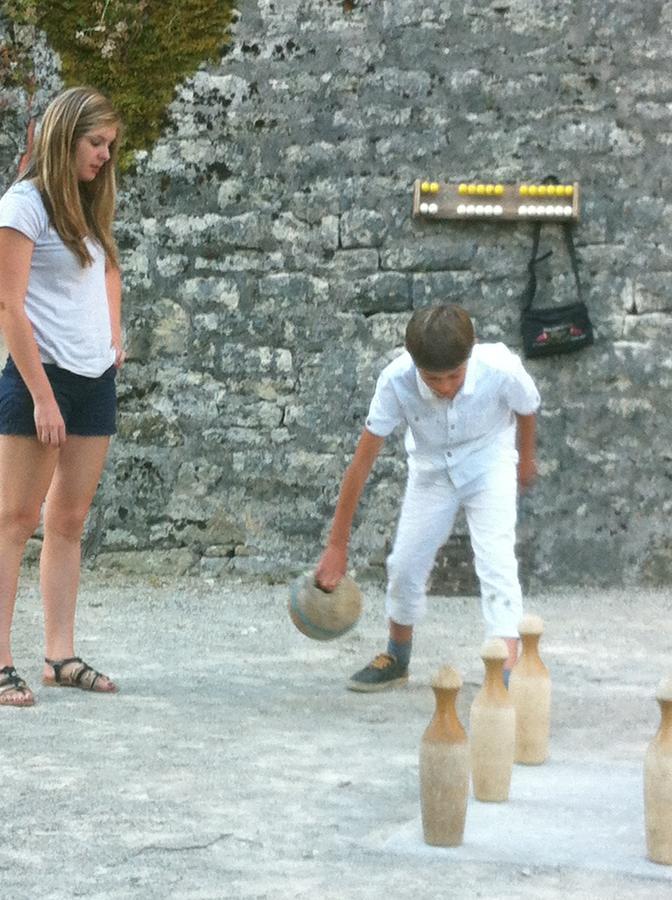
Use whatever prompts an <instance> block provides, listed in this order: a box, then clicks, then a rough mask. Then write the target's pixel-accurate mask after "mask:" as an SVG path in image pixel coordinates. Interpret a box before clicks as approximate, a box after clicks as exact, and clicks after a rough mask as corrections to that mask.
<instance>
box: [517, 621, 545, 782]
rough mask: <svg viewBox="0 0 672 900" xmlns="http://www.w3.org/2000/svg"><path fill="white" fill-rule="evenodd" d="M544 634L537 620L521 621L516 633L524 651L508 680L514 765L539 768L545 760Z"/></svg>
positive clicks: (541, 624)
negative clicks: (513, 711)
mask: <svg viewBox="0 0 672 900" xmlns="http://www.w3.org/2000/svg"><path fill="white" fill-rule="evenodd" d="M543 630H544V623H543V620H542V619H541V618H540V617H539V616H525V617H524V618H523V619H522V620H521V622H520V625H519V626H518V632H519V634H520V637H521V639H522V642H523V650H522V653H521V655H520V659H519V660H518V662H517V663H516V665H515V666H514V667H513V671H512V672H511V678H510V680H509V695H510V696H511V700H512V702H513V705H514V707H515V709H516V753H515V761H516V762H517V763H524V764H525V765H528V766H535V765H539V764H540V763H543V761H544V760H545V759H546V757H547V756H548V738H549V733H550V728H551V677H550V675H549V673H548V669H547V668H546V666H545V665H544V664H543V662H542V661H541V657H540V656H539V640H540V638H541V635H542V633H543Z"/></svg>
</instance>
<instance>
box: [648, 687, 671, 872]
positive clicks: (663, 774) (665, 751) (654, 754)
mask: <svg viewBox="0 0 672 900" xmlns="http://www.w3.org/2000/svg"><path fill="white" fill-rule="evenodd" d="M656 700H657V701H658V703H659V704H660V713H661V718H660V728H659V729H658V733H657V734H656V736H655V737H654V739H653V740H652V741H651V743H650V744H649V748H648V750H647V751H646V758H645V761H644V810H645V817H646V849H647V853H648V856H649V859H652V860H653V861H654V862H657V863H665V864H666V865H668V866H669V865H672V677H670V678H665V679H663V681H661V682H660V684H659V685H658V690H657V691H656Z"/></svg>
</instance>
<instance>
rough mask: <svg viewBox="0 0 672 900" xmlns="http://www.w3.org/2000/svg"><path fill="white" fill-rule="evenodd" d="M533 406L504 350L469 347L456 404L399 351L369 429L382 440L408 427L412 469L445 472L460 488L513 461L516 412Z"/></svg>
mask: <svg viewBox="0 0 672 900" xmlns="http://www.w3.org/2000/svg"><path fill="white" fill-rule="evenodd" d="M538 407H539V392H538V391H537V388H536V387H535V384H534V381H533V380H532V378H531V377H530V376H529V375H528V373H527V372H526V371H525V369H524V368H523V365H522V363H521V361H520V359H519V357H517V356H516V355H515V354H514V353H512V352H511V351H510V350H509V349H508V348H507V347H505V346H504V344H476V345H475V346H474V348H473V350H472V352H471V356H470V357H469V360H468V363H467V371H466V375H465V379H464V384H463V385H462V387H461V388H460V390H459V391H458V392H457V394H456V395H455V397H454V398H453V400H446V399H442V398H440V397H437V396H436V394H434V392H433V391H432V390H430V388H428V387H427V385H426V384H425V382H424V381H423V380H422V379H421V378H420V375H419V374H418V371H417V369H416V367H415V363H414V362H413V360H412V358H411V355H410V354H409V353H408V352H406V351H404V352H403V353H402V354H401V356H399V357H397V359H395V360H394V361H393V362H391V363H390V364H389V365H388V366H386V367H385V369H383V371H382V372H381V374H380V377H379V378H378V383H377V384H376V390H375V393H374V396H373V400H372V401H371V406H370V408H369V414H368V416H367V419H366V428H367V430H368V431H370V432H371V433H372V434H375V435H378V436H379V437H387V435H389V434H391V432H392V431H393V430H394V429H395V428H396V427H397V426H398V425H402V424H403V425H406V426H407V431H406V438H405V444H406V451H407V453H408V460H409V467H410V468H411V470H414V471H416V472H422V471H425V472H432V471H437V470H441V471H444V472H445V471H446V470H447V472H448V474H449V475H450V478H451V480H452V482H453V484H454V485H455V486H456V487H461V486H462V485H463V484H467V483H468V482H469V481H471V480H472V479H473V478H477V477H478V476H480V475H482V474H483V473H484V472H486V471H487V470H489V469H491V468H492V467H494V466H496V465H498V464H499V463H501V462H504V461H507V460H508V461H511V462H513V463H515V462H516V460H517V459H518V454H517V451H516V422H515V413H518V414H519V415H523V416H525V415H531V414H532V413H534V412H536V410H537V409H538Z"/></svg>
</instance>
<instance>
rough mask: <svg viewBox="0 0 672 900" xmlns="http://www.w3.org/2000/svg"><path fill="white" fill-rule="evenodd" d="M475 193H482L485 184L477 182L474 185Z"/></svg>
mask: <svg viewBox="0 0 672 900" xmlns="http://www.w3.org/2000/svg"><path fill="white" fill-rule="evenodd" d="M476 193H477V194H484V193H485V185H484V184H477V185H476Z"/></svg>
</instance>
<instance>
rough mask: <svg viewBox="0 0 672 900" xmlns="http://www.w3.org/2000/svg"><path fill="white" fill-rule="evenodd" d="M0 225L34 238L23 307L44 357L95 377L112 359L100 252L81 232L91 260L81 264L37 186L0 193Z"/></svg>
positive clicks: (18, 186)
mask: <svg viewBox="0 0 672 900" xmlns="http://www.w3.org/2000/svg"><path fill="white" fill-rule="evenodd" d="M0 228H14V229H15V230H16V231H20V232H21V234H24V235H25V236H26V237H27V238H30V240H31V241H32V242H33V243H34V245H35V247H34V250H33V257H32V262H31V265H30V277H29V280H28V290H27V292H26V301H25V310H26V315H27V316H28V318H29V320H30V323H31V325H32V327H33V334H34V336H35V340H36V342H37V346H38V349H39V351H40V359H41V360H42V362H45V363H56V365H57V366H60V367H61V368H62V369H68V370H69V371H70V372H75V373H76V374H77V375H86V376H88V377H89V378H97V377H98V376H99V375H102V374H103V372H104V371H105V370H106V369H109V367H110V366H111V365H112V363H113V362H114V350H113V349H112V346H111V342H112V330H111V325H110V310H109V306H108V302H107V291H106V288H105V253H104V251H103V248H102V247H101V246H100V244H98V243H97V242H95V241H92V240H90V239H89V238H86V246H87V247H88V250H89V253H90V254H91V256H92V257H93V263H92V264H91V265H89V266H82V265H81V263H80V262H79V260H78V259H77V257H76V256H75V254H74V253H73V252H72V251H71V250H70V249H69V248H68V247H66V246H65V244H64V243H63V241H62V240H61V239H60V237H59V236H58V233H57V232H56V231H55V229H54V228H52V227H51V225H50V223H49V217H48V216H47V211H46V209H45V208H44V203H43V202H42V197H41V196H40V192H39V191H38V190H37V188H36V187H35V186H34V185H33V184H31V183H30V182H29V181H20V182H18V183H17V184H15V185H12V187H10V189H9V190H8V191H7V193H6V194H5V195H4V196H3V197H2V198H1V199H0Z"/></svg>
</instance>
